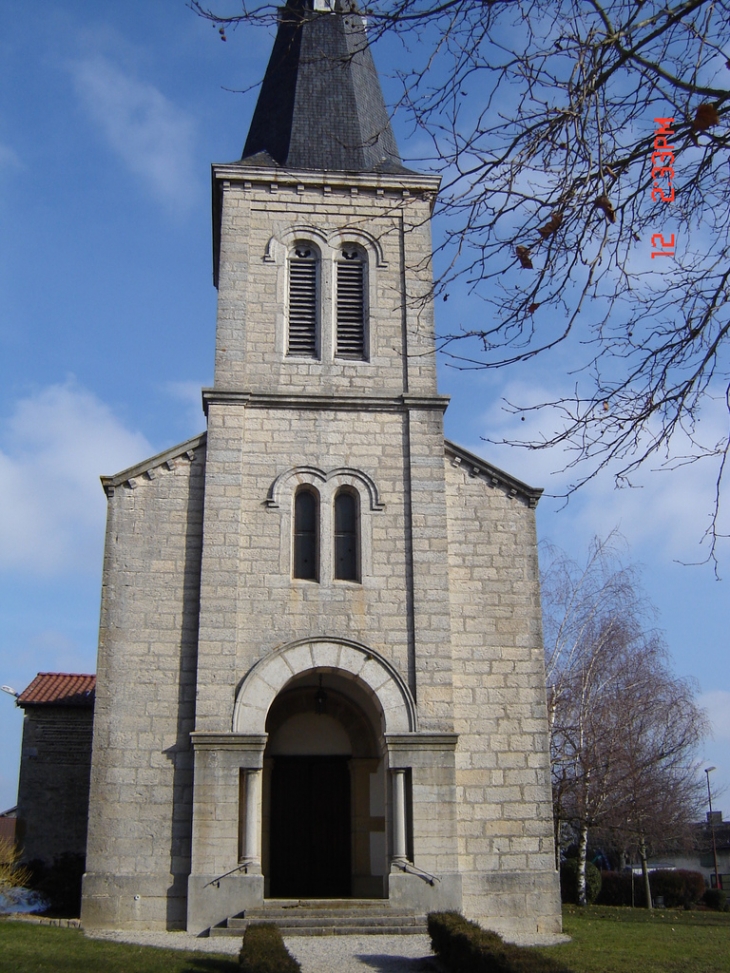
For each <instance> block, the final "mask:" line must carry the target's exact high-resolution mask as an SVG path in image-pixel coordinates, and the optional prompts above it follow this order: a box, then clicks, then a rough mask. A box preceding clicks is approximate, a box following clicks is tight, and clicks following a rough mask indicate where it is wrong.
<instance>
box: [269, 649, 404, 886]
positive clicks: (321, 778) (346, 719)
mask: <svg viewBox="0 0 730 973" xmlns="http://www.w3.org/2000/svg"><path fill="white" fill-rule="evenodd" d="M318 657H319V654H318V653H316V650H315V657H314V658H315V659H316V658H318ZM312 661H314V660H312ZM330 661H331V660H330ZM376 702H377V700H376V697H374V696H373V691H372V689H371V687H369V686H368V685H367V684H365V683H364V682H363V681H361V680H360V679H358V678H357V677H355V676H353V674H352V673H351V672H348V671H346V670H341V669H339V668H337V669H335V668H333V667H331V666H330V667H328V668H327V669H326V670H324V669H322V668H309V669H306V670H305V671H304V672H302V673H299V674H298V675H297V676H293V677H292V678H291V679H290V680H289V681H288V682H287V683H286V684H285V686H284V688H283V689H282V690H281V691H280V692H279V693H278V694H277V695H276V696H275V698H274V699H273V701H272V704H271V706H270V708H269V711H268V714H267V719H266V724H265V730H266V734H267V744H266V749H265V751H264V754H263V780H262V783H263V794H262V815H261V823H262V836H261V837H262V871H263V874H264V877H265V895H266V897H267V898H268V897H271V898H289V899H292V898H297V899H306V898H316V899H319V898H345V897H349V896H354V897H356V898H381V897H383V896H385V895H386V894H387V889H386V875H387V872H388V866H387V858H386V856H387V848H386V836H385V829H386V810H385V804H386V799H385V794H386V786H385V761H384V759H383V754H384V749H385V747H384V740H383V725H384V722H385V721H384V719H383V713H382V710H381V708H379V707H378V706H377V705H376Z"/></svg>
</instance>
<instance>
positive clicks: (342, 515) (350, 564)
mask: <svg viewBox="0 0 730 973" xmlns="http://www.w3.org/2000/svg"><path fill="white" fill-rule="evenodd" d="M335 578H336V579H337V580H338V581H359V580H360V502H359V498H358V496H357V494H356V493H355V492H354V491H352V490H348V489H346V488H345V489H342V490H340V491H339V492H338V493H337V495H336V496H335Z"/></svg>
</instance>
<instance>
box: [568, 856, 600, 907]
mask: <svg viewBox="0 0 730 973" xmlns="http://www.w3.org/2000/svg"><path fill="white" fill-rule="evenodd" d="M600 891H601V873H600V871H599V870H598V869H597V868H596V866H595V865H594V864H593V862H586V898H587V899H588V904H589V905H592V904H593V903H594V902H595V901H596V899H597V898H598V894H599V892H600ZM560 896H561V898H562V900H563V902H569V903H570V904H571V905H577V904H578V859H577V858H566V859H565V861H564V862H562V863H561V865H560Z"/></svg>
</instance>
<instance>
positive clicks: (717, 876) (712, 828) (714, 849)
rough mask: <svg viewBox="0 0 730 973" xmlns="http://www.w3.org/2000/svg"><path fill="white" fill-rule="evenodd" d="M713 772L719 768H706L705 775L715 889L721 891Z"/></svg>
mask: <svg viewBox="0 0 730 973" xmlns="http://www.w3.org/2000/svg"><path fill="white" fill-rule="evenodd" d="M713 770H717V767H705V774H707V803H708V804H709V805H710V819H709V820H710V834H711V835H712V858H713V860H714V862H715V888H716V889H720V888H722V885H721V884H720V874H719V872H718V870H717V845H716V844H715V821H714V819H713V817H712V794H711V792H710V774H711V773H712V771H713Z"/></svg>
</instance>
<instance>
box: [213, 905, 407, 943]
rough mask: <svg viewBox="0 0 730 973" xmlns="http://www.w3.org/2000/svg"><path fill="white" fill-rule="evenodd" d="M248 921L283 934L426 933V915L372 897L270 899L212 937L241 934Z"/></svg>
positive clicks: (217, 928) (225, 923)
mask: <svg viewBox="0 0 730 973" xmlns="http://www.w3.org/2000/svg"><path fill="white" fill-rule="evenodd" d="M251 922H270V923H273V924H274V925H276V926H278V927H279V929H280V930H281V934H282V935H283V936H376V935H381V936H382V935H390V936H408V935H422V934H424V933H425V932H426V916H425V915H417V914H414V913H412V912H408V911H405V910H402V909H392V908H391V907H390V906H389V905H388V904H387V903H386V902H384V901H383V900H375V901H374V900H373V899H303V900H298V899H288V900H284V899H272V900H269V901H268V902H266V903H265V904H264V906H263V908H260V909H247V910H246V911H245V912H241V913H239V914H238V915H236V916H229V917H228V918H227V919H225V920H224V921H223V922H220V923H218V925H217V926H212V927H211V929H210V935H211V936H243V934H244V932H245V931H246V928H247V927H248V925H249V923H251Z"/></svg>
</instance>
